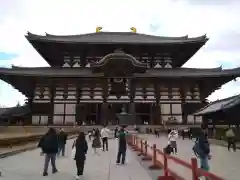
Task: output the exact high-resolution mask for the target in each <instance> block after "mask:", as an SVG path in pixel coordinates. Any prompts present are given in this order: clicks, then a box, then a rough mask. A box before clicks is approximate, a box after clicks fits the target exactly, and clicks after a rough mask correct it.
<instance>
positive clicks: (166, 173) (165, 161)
mask: <svg viewBox="0 0 240 180" xmlns="http://www.w3.org/2000/svg"><path fill="white" fill-rule="evenodd" d="M163 168H164V176H165V177H167V176H168V160H167V155H166V154H165V153H164V155H163Z"/></svg>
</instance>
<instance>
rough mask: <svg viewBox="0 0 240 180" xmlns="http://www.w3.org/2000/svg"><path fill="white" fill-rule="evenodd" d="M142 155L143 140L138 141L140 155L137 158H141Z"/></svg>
mask: <svg viewBox="0 0 240 180" xmlns="http://www.w3.org/2000/svg"><path fill="white" fill-rule="evenodd" d="M143 154H144V153H143V140H142V139H141V140H140V153H139V154H138V156H142V155H143Z"/></svg>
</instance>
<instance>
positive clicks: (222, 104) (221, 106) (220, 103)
mask: <svg viewBox="0 0 240 180" xmlns="http://www.w3.org/2000/svg"><path fill="white" fill-rule="evenodd" d="M238 104H240V95H236V96H232V97H229V98H225V99H221V100H217V101H214V102H212V103H210V104H208V105H207V106H205V107H203V108H202V109H200V110H199V111H197V112H196V113H194V115H197V116H202V115H207V114H211V113H216V112H219V111H221V110H225V109H229V108H231V107H234V106H236V105H238Z"/></svg>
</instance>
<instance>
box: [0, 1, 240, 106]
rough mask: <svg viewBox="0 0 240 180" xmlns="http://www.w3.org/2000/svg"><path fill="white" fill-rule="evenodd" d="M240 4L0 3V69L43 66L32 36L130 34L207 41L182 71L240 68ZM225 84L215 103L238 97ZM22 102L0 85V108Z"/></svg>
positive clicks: (236, 84)
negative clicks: (102, 32)
mask: <svg viewBox="0 0 240 180" xmlns="http://www.w3.org/2000/svg"><path fill="white" fill-rule="evenodd" d="M239 15H240V0H148V1H139V0H138V1H137V0H121V1H119V0H118V1H116V0H102V1H99V0H88V1H83V0H67V1H66V0H0V66H2V67H10V66H11V65H12V64H14V65H17V66H31V67H33V66H47V64H46V62H45V61H44V60H43V59H42V58H41V56H40V55H39V54H38V53H37V52H36V51H35V50H34V49H33V47H32V46H31V45H30V44H29V43H28V42H27V40H26V39H25V37H24V35H25V34H26V32H27V31H30V32H32V33H36V34H44V33H45V32H47V33H50V34H56V35H58V34H67V35H69V34H81V33H89V32H94V31H95V27H96V26H102V27H103V30H105V31H129V28H130V27H131V26H135V27H137V30H138V32H140V33H146V34H154V35H160V36H183V35H189V36H191V37H194V36H200V35H203V34H207V36H208V37H209V38H210V40H209V41H208V42H207V44H206V45H205V46H204V47H203V48H202V49H201V50H200V51H198V52H197V53H196V54H195V55H194V57H192V58H191V59H190V60H189V62H188V63H187V64H186V65H185V66H186V67H195V68H213V67H219V66H221V65H222V67H223V68H234V67H237V66H240V18H239V17H240V16H239ZM239 90H240V83H239V82H238V81H237V82H230V83H228V84H226V85H224V86H223V87H222V88H221V89H220V90H218V91H216V92H215V93H213V94H212V95H211V96H210V97H209V99H210V100H216V99H220V98H225V97H228V96H232V95H235V94H237V93H239ZM18 101H20V102H23V101H24V96H23V95H21V93H19V92H18V91H17V90H14V89H13V88H12V87H11V86H10V85H8V84H6V83H4V82H0V104H1V105H6V106H14V105H16V104H17V102H18Z"/></svg>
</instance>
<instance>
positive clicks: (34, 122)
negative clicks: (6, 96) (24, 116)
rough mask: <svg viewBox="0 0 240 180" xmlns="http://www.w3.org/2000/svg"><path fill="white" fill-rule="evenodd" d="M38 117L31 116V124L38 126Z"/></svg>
mask: <svg viewBox="0 0 240 180" xmlns="http://www.w3.org/2000/svg"><path fill="white" fill-rule="evenodd" d="M39 120H40V116H32V124H39Z"/></svg>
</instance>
